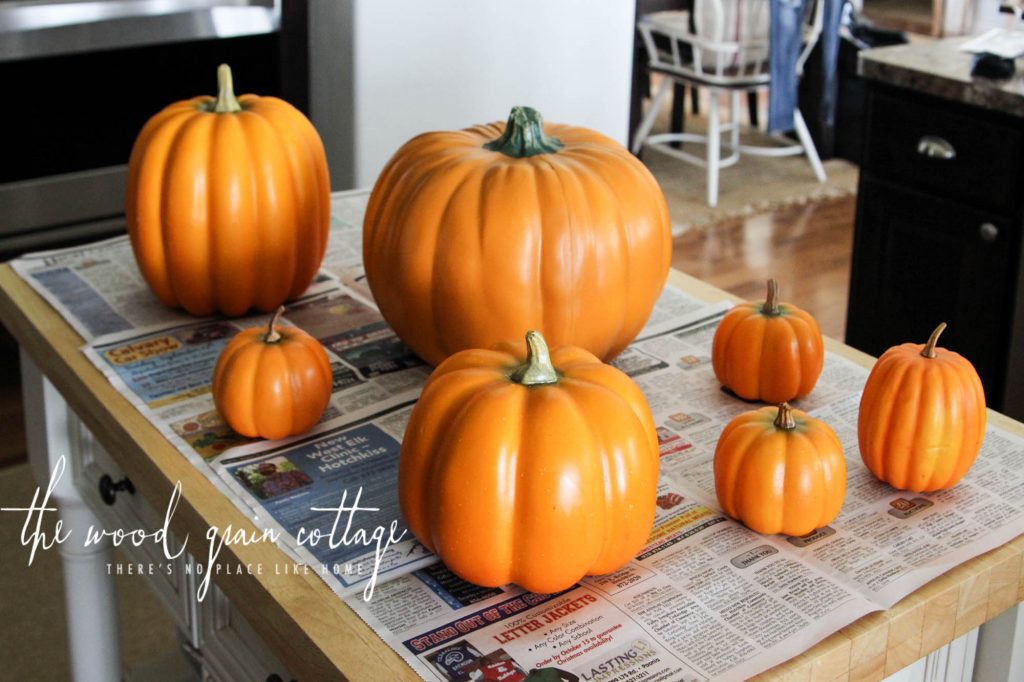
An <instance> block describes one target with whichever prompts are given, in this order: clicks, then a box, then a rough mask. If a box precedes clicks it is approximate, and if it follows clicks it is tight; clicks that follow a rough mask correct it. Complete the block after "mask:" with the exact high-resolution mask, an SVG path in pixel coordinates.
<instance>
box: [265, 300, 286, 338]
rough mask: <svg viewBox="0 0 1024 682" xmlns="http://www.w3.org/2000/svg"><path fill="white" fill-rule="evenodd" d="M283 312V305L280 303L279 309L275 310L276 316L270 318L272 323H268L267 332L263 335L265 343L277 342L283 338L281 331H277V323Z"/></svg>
mask: <svg viewBox="0 0 1024 682" xmlns="http://www.w3.org/2000/svg"><path fill="white" fill-rule="evenodd" d="M283 312H284V306H283V305H279V306H278V307H277V310H275V311H274V316H273V317H271V318H270V324H268V325H267V333H266V335H265V336H264V337H263V342H264V343H277V342H278V341H280V340H281V332H279V331H277V329H276V328H275V326H276V325H277V320H278V318H279V317H281V313H283Z"/></svg>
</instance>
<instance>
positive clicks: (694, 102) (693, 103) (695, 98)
mask: <svg viewBox="0 0 1024 682" xmlns="http://www.w3.org/2000/svg"><path fill="white" fill-rule="evenodd" d="M690 113H691V114H693V115H694V116H697V115H699V114H700V92H699V91H698V90H697V86H696V85H691V86H690Z"/></svg>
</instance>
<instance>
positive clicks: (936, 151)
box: [917, 135, 956, 161]
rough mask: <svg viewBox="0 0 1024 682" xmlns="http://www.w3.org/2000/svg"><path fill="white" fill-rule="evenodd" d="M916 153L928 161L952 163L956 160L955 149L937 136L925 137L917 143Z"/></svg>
mask: <svg viewBox="0 0 1024 682" xmlns="http://www.w3.org/2000/svg"><path fill="white" fill-rule="evenodd" d="M917 153H918V154H920V155H921V156H927V157H928V158H929V159H942V160H943V161H952V160H953V159H955V158H956V149H954V148H953V145H951V144H950V143H949V141H948V140H945V139H943V138H941V137H939V136H938V135H925V136H924V137H922V138H921V139H920V140H918V141H917Z"/></svg>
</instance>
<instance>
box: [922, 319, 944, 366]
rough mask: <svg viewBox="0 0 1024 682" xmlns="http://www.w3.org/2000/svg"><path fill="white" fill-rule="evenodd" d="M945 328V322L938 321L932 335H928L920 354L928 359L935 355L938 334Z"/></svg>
mask: <svg viewBox="0 0 1024 682" xmlns="http://www.w3.org/2000/svg"><path fill="white" fill-rule="evenodd" d="M945 330H946V323H945V322H940V323H939V326H938V327H936V328H935V331H933V332H932V335H931V336H929V337H928V343H926V344H924V348H922V349H921V356H922V357H926V358H928V359H929V360H930V359H932V358H934V357H936V355H937V353H936V352H935V346H936V344H938V342H939V336H940V335H941V334H942V332H943V331H945Z"/></svg>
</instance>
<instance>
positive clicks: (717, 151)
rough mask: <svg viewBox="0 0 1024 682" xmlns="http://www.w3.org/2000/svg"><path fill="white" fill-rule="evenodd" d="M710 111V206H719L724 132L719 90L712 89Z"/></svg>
mask: <svg viewBox="0 0 1024 682" xmlns="http://www.w3.org/2000/svg"><path fill="white" fill-rule="evenodd" d="M708 94H709V95H710V98H709V99H710V107H709V110H708V206H710V207H711V208H714V207H715V206H717V205H718V161H719V158H720V156H721V144H722V132H721V128H720V123H721V122H720V121H719V111H718V90H716V89H715V88H710V92H709V93H708Z"/></svg>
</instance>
